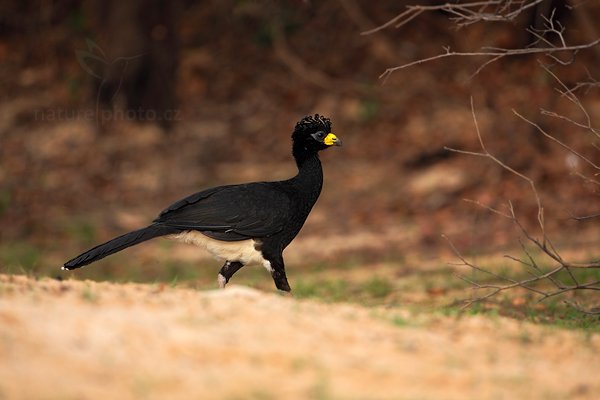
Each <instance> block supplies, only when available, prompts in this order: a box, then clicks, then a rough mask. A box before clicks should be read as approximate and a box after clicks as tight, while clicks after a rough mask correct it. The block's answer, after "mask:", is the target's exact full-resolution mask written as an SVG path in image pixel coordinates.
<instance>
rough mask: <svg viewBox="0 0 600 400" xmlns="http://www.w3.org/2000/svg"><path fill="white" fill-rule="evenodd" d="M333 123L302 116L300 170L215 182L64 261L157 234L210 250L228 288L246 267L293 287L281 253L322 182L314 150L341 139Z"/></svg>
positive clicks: (83, 259)
mask: <svg viewBox="0 0 600 400" xmlns="http://www.w3.org/2000/svg"><path fill="white" fill-rule="evenodd" d="M331 126H332V124H331V120H330V119H329V118H327V117H324V116H322V115H319V114H314V115H308V116H306V117H304V118H302V119H301V120H300V121H299V122H298V123H297V124H296V125H295V127H294V130H293V133H292V156H293V158H294V160H295V162H296V166H297V168H298V172H297V174H296V175H295V176H293V177H292V178H290V179H287V180H281V181H261V182H252V183H243V184H234V185H225V186H218V187H214V188H210V189H206V190H202V191H200V192H197V193H194V194H192V195H190V196H188V197H185V198H183V199H181V200H179V201H177V202H175V203H173V204H171V205H170V206H169V207H167V208H166V209H164V210H163V211H162V212H161V213H160V214H159V215H158V217H157V218H156V219H154V221H152V223H151V224H150V225H148V226H146V227H145V228H141V229H138V230H135V231H133V232H129V233H126V234H124V235H121V236H118V237H116V238H114V239H112V240H109V241H108V242H106V243H103V244H100V245H98V246H96V247H94V248H92V249H90V250H88V251H86V252H84V253H82V254H80V255H79V256H77V257H75V258H73V259H72V260H70V261H67V262H66V263H65V264H64V265H63V267H62V269H63V270H73V269H76V268H80V267H83V266H85V265H88V264H90V263H93V262H95V261H98V260H100V259H102V258H104V257H106V256H109V255H111V254H114V253H116V252H119V251H121V250H124V249H126V248H128V247H131V246H134V245H137V244H139V243H142V242H145V241H147V240H150V239H153V238H156V237H161V236H164V237H167V238H170V239H174V240H177V241H180V242H185V243H189V244H193V245H196V246H199V247H201V248H204V249H206V250H208V252H209V253H211V254H212V255H213V256H214V257H215V258H217V259H218V260H221V261H222V262H224V264H223V266H222V267H221V269H220V271H219V273H218V275H217V281H218V284H219V287H221V288H225V286H226V285H227V283H228V282H229V280H230V279H231V277H232V276H233V275H234V274H235V273H236V272H237V271H239V270H240V269H241V268H242V267H244V266H245V265H249V264H258V265H262V266H263V267H264V268H266V269H267V271H269V272H270V274H271V277H272V278H273V282H274V284H275V287H276V288H277V289H278V290H281V291H284V292H290V291H291V288H290V285H289V282H288V279H287V276H286V272H285V265H284V260H283V250H284V249H285V248H286V247H287V246H288V245H289V244H290V243H291V242H292V240H293V239H294V238H295V237H296V235H297V234H298V233H299V232H300V230H301V228H302V226H303V225H304V223H305V221H306V219H307V218H308V215H309V213H310V212H311V210H312V208H313V206H314V205H315V203H316V201H317V199H318V198H319V195H320V194H321V190H322V187H323V168H322V166H321V161H320V159H319V152H320V151H322V150H325V149H327V148H330V147H333V146H341V145H342V141H341V139H340V138H338V137H337V136H336V135H335V134H333V133H332V131H331Z"/></svg>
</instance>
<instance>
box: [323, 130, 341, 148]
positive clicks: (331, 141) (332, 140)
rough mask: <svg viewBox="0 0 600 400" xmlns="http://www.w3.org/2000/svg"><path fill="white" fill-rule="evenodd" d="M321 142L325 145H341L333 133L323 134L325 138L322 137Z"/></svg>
mask: <svg viewBox="0 0 600 400" xmlns="http://www.w3.org/2000/svg"><path fill="white" fill-rule="evenodd" d="M323 143H325V144H326V145H327V146H341V145H342V141H341V140H340V139H338V138H337V136H335V135H334V134H333V133H329V134H327V136H325V139H323Z"/></svg>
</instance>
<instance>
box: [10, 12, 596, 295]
mask: <svg viewBox="0 0 600 400" xmlns="http://www.w3.org/2000/svg"><path fill="white" fill-rule="evenodd" d="M441 3H442V2H433V1H431V2H425V4H427V5H435V4H441ZM507 3H510V2H507ZM536 3H537V5H536V6H535V7H531V8H528V9H526V10H524V11H523V12H521V13H519V14H518V15H517V16H516V17H515V18H514V19H512V20H510V21H508V22H507V21H504V22H494V21H492V22H489V21H488V22H485V21H483V22H479V23H473V24H467V25H465V26H461V27H459V26H457V25H456V24H454V23H453V20H452V18H453V17H454V16H453V15H452V14H450V13H448V12H444V11H431V12H424V13H422V14H421V15H419V16H418V17H417V18H415V19H413V20H411V21H410V22H408V23H406V24H404V25H403V26H401V27H398V28H395V27H394V26H393V25H392V26H390V27H388V28H386V29H382V30H379V31H377V32H375V33H372V34H368V35H365V34H361V33H363V32H365V31H368V30H371V29H373V28H375V27H377V26H380V25H382V24H384V23H386V22H387V21H390V20H391V19H392V18H394V17H396V16H397V15H399V14H401V13H402V12H404V11H405V10H406V6H407V5H410V4H413V2H409V1H398V2H372V1H362V0H350V1H342V0H340V1H329V2H316V1H281V2H280V1H269V0H264V1H261V0H255V1H251V0H247V1H243V0H235V1H234V0H219V1H216V0H214V1H202V2H194V1H184V0H178V1H156V2H150V3H148V2H142V1H140V0H134V1H126V2H125V1H115V0H107V1H99V0H98V1H78V0H56V1H30V2H21V1H16V0H15V1H13V0H4V1H3V2H2V3H1V5H0V272H10V273H33V274H36V275H50V276H57V275H60V274H61V272H60V271H59V267H60V266H61V265H62V263H64V262H65V261H66V260H68V259H70V258H71V257H73V256H75V255H77V254H79V253H81V252H82V251H83V250H86V249H87V248H89V247H90V246H93V245H95V244H97V243H99V242H101V241H104V240H108V239H110V238H111V237H113V236H115V235H118V234H121V233H124V232H126V231H129V230H132V229H136V228H139V227H141V226H145V225H146V224H148V223H149V222H150V221H151V220H152V219H153V218H154V217H155V215H157V213H158V212H159V211H160V210H161V209H163V208H164V207H166V206H167V205H169V204H170V203H171V202H173V201H175V200H178V199H179V198H181V197H183V196H186V195H188V194H190V193H193V192H195V191H198V190H201V189H203V188H207V187H210V186H215V185H221V184H228V183H240V182H246V181H252V180H278V179H283V178H287V177H290V176H292V175H293V174H295V165H294V163H293V161H292V158H291V154H290V135H291V132H292V129H293V127H294V125H295V123H296V122H297V121H298V120H299V119H300V118H301V117H303V116H305V115H307V114H312V113H320V114H323V115H326V116H328V117H330V118H331V119H332V121H333V131H334V132H335V133H336V134H337V135H338V136H339V137H340V138H341V139H342V140H343V142H344V147H342V148H336V149H334V150H330V151H327V152H324V153H323V154H322V161H323V165H324V171H325V185H324V190H323V193H322V195H321V198H320V199H319V201H318V203H317V206H316V207H315V209H314V211H313V213H312V214H311V216H310V218H309V220H308V221H307V223H306V225H305V227H304V229H303V231H302V232H301V234H300V236H299V237H298V239H297V241H296V242H294V243H293V244H292V245H291V246H290V248H289V249H288V250H287V251H286V258H287V264H288V266H289V267H288V269H290V270H291V271H295V273H296V274H299V275H301V274H303V273H304V272H303V271H307V270H311V269H312V270H315V271H317V270H321V269H323V267H325V266H326V267H327V268H331V269H332V270H334V269H338V270H343V271H345V270H347V269H348V268H347V267H348V266H349V265H350V266H356V267H357V268H354V269H353V271H355V272H356V271H358V272H356V273H360V271H363V272H366V273H378V271H380V273H382V274H384V275H385V276H386V278H390V277H391V278H392V279H393V277H394V276H400V275H403V274H406V273H407V272H408V271H421V270H426V269H427V268H429V269H436V268H444V267H445V266H446V264H447V262H449V261H452V260H453V259H455V257H454V255H453V252H452V249H451V248H450V246H449V244H448V242H447V241H446V240H445V239H444V238H443V237H442V235H447V236H448V237H449V238H450V239H451V240H452V243H454V245H456V246H457V248H459V249H460V250H461V251H462V252H464V253H465V254H469V255H475V256H478V255H482V254H490V253H492V254H498V253H502V252H504V251H506V249H513V248H516V247H518V246H519V241H518V239H519V234H518V232H517V231H515V229H514V226H513V224H512V223H511V222H510V221H508V220H507V219H506V218H502V217H499V216H498V215H495V214H494V213H491V212H490V211H489V210H486V209H485V208H482V207H478V206H477V205H474V204H473V203H470V202H465V201H464V199H471V200H474V201H476V202H480V203H482V204H485V205H487V206H490V207H494V208H498V209H504V210H506V205H507V204H508V201H511V202H512V204H513V205H514V206H515V210H516V212H517V213H518V216H519V218H520V219H521V221H522V222H523V223H524V224H525V225H527V226H530V227H531V229H532V230H533V231H534V232H536V231H535V230H536V223H537V204H536V199H535V196H534V195H533V193H532V192H531V190H530V186H529V184H528V183H527V182H526V181H524V180H522V179H520V178H518V177H517V176H515V175H514V174H511V173H510V172H508V171H506V170H503V169H502V168H500V167H499V166H498V165H497V164H495V163H493V162H490V160H488V159H485V158H481V157H474V156H468V155H464V154H458V153H455V152H451V151H448V150H446V149H445V147H451V148H457V149H464V150H470V151H480V150H481V149H480V147H479V142H478V140H477V134H476V129H475V125H474V121H473V116H472V113H471V107H470V99H471V97H472V98H473V104H474V110H475V115H476V116H477V121H478V124H479V128H480V132H481V135H482V137H483V138H484V141H485V144H486V147H487V149H488V150H489V151H490V153H492V154H494V155H495V156H496V157H498V159H500V160H502V161H503V162H504V163H506V164H507V165H509V166H511V167H512V168H514V169H515V170H517V171H519V172H520V173H522V174H524V175H526V176H528V177H530V178H531V179H532V180H533V181H534V182H535V184H536V187H537V189H538V191H539V194H540V199H541V201H542V203H543V206H544V210H545V216H546V219H545V222H546V228H547V234H548V235H549V236H550V237H552V238H553V242H554V244H555V245H556V246H561V248H565V249H570V250H572V251H573V252H576V253H577V254H579V256H580V257H584V258H585V257H588V258H593V257H594V254H595V253H596V252H595V249H594V247H595V245H596V243H597V240H598V229H597V228H596V225H597V222H595V221H594V219H591V220H586V221H576V220H574V219H573V218H572V216H574V215H576V216H583V215H591V214H594V213H597V212H600V206H599V205H598V201H597V200H598V197H597V196H598V183H597V182H596V180H595V175H594V174H595V169H594V168H593V167H592V166H591V165H589V164H587V163H585V162H582V161H581V159H579V158H578V157H573V154H572V153H571V152H569V151H565V149H564V148H563V147H561V146H560V145H558V144H557V143H556V142H553V141H552V140H549V139H548V138H546V137H544V136H543V135H542V134H541V133H540V131H539V130H538V129H536V128H535V127H534V126H533V125H532V124H529V123H527V122H525V121H523V120H522V119H520V118H518V117H517V116H516V115H515V113H514V112H513V110H515V111H517V112H518V113H520V114H521V115H523V116H525V117H527V118H528V119H529V120H530V121H532V122H534V123H536V124H538V125H539V126H540V127H542V128H543V129H544V130H546V131H547V132H550V133H551V134H552V135H553V136H554V137H556V138H558V139H559V140H561V141H564V142H566V143H568V144H569V146H571V147H572V148H573V149H575V150H577V151H578V152H580V153H581V154H582V155H585V156H586V157H588V158H590V159H591V160H593V159H595V158H596V156H597V151H598V149H597V137H596V136H595V135H594V134H593V132H592V131H590V129H582V128H581V127H580V126H577V125H576V124H575V123H573V121H575V122H581V123H582V124H583V123H584V122H585V121H587V119H586V114H584V113H582V111H581V109H580V107H578V106H577V104H574V103H573V102H572V101H570V100H569V99H568V98H566V96H561V94H560V93H559V92H558V91H557V88H558V89H563V90H564V89H565V87H563V86H561V84H562V85H565V86H566V87H568V88H574V87H577V91H576V93H577V96H578V98H579V99H580V100H581V102H582V104H583V105H584V106H585V110H586V112H587V113H588V116H589V118H590V120H591V121H592V125H593V121H597V120H598V117H599V116H600V96H599V90H598V84H597V82H596V81H595V80H594V79H593V78H594V77H597V76H598V74H599V72H600V71H598V65H600V63H599V57H600V50H599V47H598V46H591V47H589V48H585V49H582V50H581V51H579V52H576V54H575V53H569V54H566V55H565V54H561V55H560V56H561V57H563V59H561V60H562V61H564V60H565V59H566V58H569V57H574V58H572V59H570V58H569V62H562V63H561V62H558V61H561V60H558V61H557V60H553V59H551V58H549V57H546V56H544V55H540V54H536V53H535V52H534V53H533V54H524V55H521V56H511V57H504V58H502V59H499V60H497V61H495V62H491V63H489V64H487V65H485V68H483V69H480V67H481V66H483V65H484V63H486V61H489V60H490V58H489V57H487V58H486V57H481V56H479V57H467V56H456V57H446V58H441V59H438V60H434V61H431V62H426V63H422V64H418V65H414V66H412V67H409V68H405V69H401V70H398V71H395V72H393V73H392V74H390V75H389V76H387V77H386V79H381V78H380V75H381V74H383V73H384V72H385V71H386V69H387V68H390V67H395V66H399V65H403V64H406V63H410V62H413V61H416V60H420V59H425V58H428V57H432V56H436V55H439V54H442V53H443V52H444V46H449V47H450V49H451V50H452V51H458V52H474V51H481V49H482V48H483V47H486V46H488V47H493V48H505V49H506V48H509V49H518V48H525V49H527V48H529V47H528V46H530V45H531V44H532V43H534V42H536V40H537V41H538V46H540V41H539V38H537V37H536V36H535V35H532V34H531V32H530V31H529V32H528V31H527V29H528V28H530V27H539V29H540V30H543V26H542V25H539V24H540V15H542V16H546V17H547V18H550V17H552V21H555V22H557V23H559V24H560V25H559V26H560V27H561V28H564V36H563V37H562V38H564V39H565V40H568V43H569V44H582V43H590V42H593V41H594V40H596V39H597V38H598V37H600V34H599V32H598V27H597V24H596V23H595V21H598V18H600V5H599V4H598V3H597V2H593V1H583V2H577V4H571V3H574V2H564V1H563V2H561V1H542V2H536ZM541 7H544V8H541ZM542 23H543V20H542ZM541 36H542V37H544V38H546V39H544V40H546V41H547V42H544V41H542V42H541V45H542V46H549V45H560V42H559V43H558V44H557V40H558V41H559V39H560V38H559V37H556V35H555V36H552V35H551V34H549V35H547V36H546V35H545V34H542V35H541ZM557 56H558V55H557ZM540 62H543V63H545V65H550V66H551V71H552V74H556V77H558V78H559V79H560V80H557V79H556V77H555V76H553V75H552V74H551V73H549V71H547V70H545V69H544V68H542V67H541V66H540ZM578 85H579V86H578ZM541 109H545V110H550V111H554V112H556V113H559V114H560V115H563V116H565V117H568V118H569V119H571V120H568V119H567V118H557V117H548V115H544V114H543V113H541V112H540V110H541ZM588 128H589V127H588ZM206 257H207V255H206V254H203V253H202V252H201V251H199V250H197V249H195V248H191V247H187V246H180V245H178V244H175V243H171V242H169V241H166V240H162V239H161V240H155V241H152V242H150V243H146V244H144V245H141V246H137V247H136V248H132V249H130V250H128V251H126V252H123V253H120V254H117V255H115V256H113V257H110V258H107V259H106V260H103V261H102V262H101V263H98V264H94V265H93V266H91V267H88V268H85V269H82V270H80V271H77V272H74V273H70V274H74V276H76V277H80V278H92V279H116V280H134V281H156V280H161V281H162V280H169V281H172V280H177V279H179V280H186V279H194V280H195V281H197V282H204V283H205V284H206V285H207V286H216V279H215V278H216V273H217V271H218V268H219V267H220V265H218V262H216V261H209V260H205V258H206ZM378 269H379V270H378ZM263 272H264V271H260V272H259V273H257V275H256V277H254V275H251V276H246V277H245V278H243V277H242V278H239V277H237V276H236V279H237V280H238V283H244V284H248V283H250V284H253V285H258V286H264V287H270V286H271V282H270V277H268V276H267V274H264V273H263ZM292 286H293V285H292Z"/></svg>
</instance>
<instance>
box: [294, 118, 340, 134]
mask: <svg viewBox="0 0 600 400" xmlns="http://www.w3.org/2000/svg"><path fill="white" fill-rule="evenodd" d="M318 131H323V132H324V133H329V132H331V121H330V120H329V118H327V117H324V116H322V115H319V114H315V115H309V116H306V117H304V118H302V119H301V120H300V121H299V122H298V123H297V124H296V127H295V128H294V134H293V135H292V137H294V136H297V135H302V134H311V133H315V132H318Z"/></svg>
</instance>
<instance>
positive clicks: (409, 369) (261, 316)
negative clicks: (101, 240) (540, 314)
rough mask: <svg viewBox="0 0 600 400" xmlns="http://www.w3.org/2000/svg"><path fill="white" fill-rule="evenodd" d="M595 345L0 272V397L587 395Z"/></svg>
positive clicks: (548, 332)
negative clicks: (10, 274)
mask: <svg viewBox="0 0 600 400" xmlns="http://www.w3.org/2000/svg"><path fill="white" fill-rule="evenodd" d="M599 350H600V335H598V334H593V333H589V332H588V333H584V332H580V331H568V330H561V329H558V328H550V327H544V326H537V325H533V324H529V323H524V322H518V321H514V320H509V319H505V318H502V317H497V318H489V317H484V316H469V317H461V318H456V317H446V316H437V315H422V314H421V315H414V314H412V313H411V312H410V311H408V310H406V309H402V308H393V309H383V308H366V307H362V306H358V305H348V304H339V303H338V304H325V303H318V302H312V301H308V300H297V299H295V298H293V297H285V296H281V295H278V294H275V293H265V292H259V291H256V290H254V289H249V288H245V287H241V286H231V287H228V288H227V289H226V290H223V291H221V290H219V291H195V290H191V289H184V288H178V287H172V286H168V285H164V284H155V285H142V284H112V283H97V282H92V281H74V280H67V281H62V282H61V281H58V280H51V279H41V280H35V279H32V278H27V277H24V276H14V275H13V276H9V275H0V359H1V360H2V361H1V362H0V398H1V399H101V398H103V399H106V398H112V399H117V398H118V399H133V398H144V399H155V398H156V399H163V398H170V399H175V398H182V399H183V398H185V399H271V398H272V399H440V398H444V399H465V398H468V399H482V398H486V399H508V398H511V399H512V398H520V399H525V398H527V399H566V398H570V399H592V398H594V397H595V396H596V395H597V394H598V393H599V392H600V381H599V380H598V372H599V371H600V358H598V354H599Z"/></svg>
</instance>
